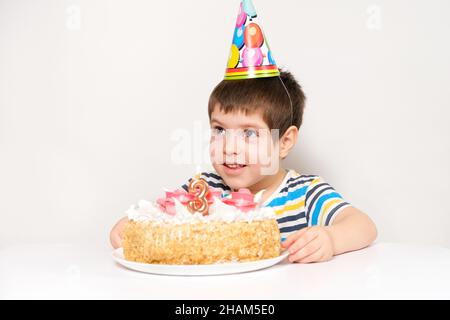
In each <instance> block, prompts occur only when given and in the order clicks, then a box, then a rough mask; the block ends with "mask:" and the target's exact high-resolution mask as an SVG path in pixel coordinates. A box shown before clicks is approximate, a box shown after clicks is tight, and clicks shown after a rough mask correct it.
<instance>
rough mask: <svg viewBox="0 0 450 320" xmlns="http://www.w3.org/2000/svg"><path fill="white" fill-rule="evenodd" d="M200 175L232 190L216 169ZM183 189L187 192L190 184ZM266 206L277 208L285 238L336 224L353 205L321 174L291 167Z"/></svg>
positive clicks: (214, 185) (226, 189) (222, 187)
mask: <svg viewBox="0 0 450 320" xmlns="http://www.w3.org/2000/svg"><path fill="white" fill-rule="evenodd" d="M200 178H202V179H204V180H205V181H206V182H208V185H209V186H210V187H213V188H216V189H219V190H221V191H222V192H224V193H229V192H231V189H230V187H228V186H227V185H226V184H225V182H224V181H223V179H222V178H221V177H220V176H219V175H218V174H217V173H215V172H203V173H202V174H201V176H200ZM189 181H190V180H189ZM188 183H189V182H188ZM182 188H183V189H184V190H186V191H187V190H188V186H187V183H186V184H184V185H183V186H182ZM262 206H267V207H271V208H273V209H274V211H275V213H276V216H277V222H278V227H279V228H280V232H281V237H282V239H285V238H286V237H287V236H289V235H290V234H291V233H293V232H295V231H298V230H300V229H302V228H305V227H307V226H317V225H318V226H328V225H330V224H332V222H333V220H334V218H335V217H336V216H337V214H338V213H339V212H340V211H341V210H342V209H343V208H345V207H347V206H350V204H349V203H348V202H346V201H344V199H343V198H342V196H341V195H340V194H339V193H337V192H336V191H335V190H334V189H333V187H331V186H330V185H329V184H328V183H326V182H325V181H324V180H323V179H322V178H321V177H320V176H317V175H303V174H302V175H300V174H299V173H297V172H296V171H294V170H289V171H288V172H287V174H286V176H285V178H284V180H283V182H282V183H281V184H280V186H279V187H278V189H277V190H276V191H275V192H274V193H273V194H272V195H271V196H270V197H269V198H268V199H267V200H266V201H264V203H263V204H262Z"/></svg>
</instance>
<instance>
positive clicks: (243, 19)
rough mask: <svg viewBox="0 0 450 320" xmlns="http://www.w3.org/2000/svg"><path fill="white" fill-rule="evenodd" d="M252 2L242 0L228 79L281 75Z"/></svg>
mask: <svg viewBox="0 0 450 320" xmlns="http://www.w3.org/2000/svg"><path fill="white" fill-rule="evenodd" d="M257 17H258V16H257V14H256V11H255V7H254V6H253V3H252V1H251V0H241V3H240V6H239V13H238V17H237V21H236V27H235V29H234V35H233V44H232V45H231V50H230V56H229V58H228V66H227V70H226V72H225V80H235V79H251V78H267V77H276V76H279V75H280V71H279V70H278V67H277V65H276V63H275V60H274V59H273V56H272V52H271V51H270V48H269V44H268V43H267V39H266V37H265V36H264V32H263V31H262V29H261V27H260V25H259V23H258V21H257V20H258V19H257Z"/></svg>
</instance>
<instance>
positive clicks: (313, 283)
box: [0, 243, 450, 299]
mask: <svg viewBox="0 0 450 320" xmlns="http://www.w3.org/2000/svg"><path fill="white" fill-rule="evenodd" d="M0 298H1V299H16V298H18V299H50V298H52V299H53V298H56V299H72V298H75V299H77V298H83V299H350V298H351V299H397V298H401V299H411V298H413V299H416V298H420V299H422V298H423V299H431V298H433V299H450V249H446V248H442V247H433V246H412V245H405V244H395V243H377V244H374V245H373V246H371V247H369V248H366V249H363V250H360V251H356V252H351V253H347V254H343V255H340V256H337V257H335V258H334V259H333V260H332V261H329V262H326V263H316V264H308V265H304V264H290V263H288V262H287V261H284V262H282V263H280V264H278V265H276V266H274V267H271V268H268V269H265V270H260V271H256V272H249V273H243V274H235V275H222V276H207V277H181V276H161V275H152V274H145V273H139V272H135V271H131V270H128V269H125V268H123V267H121V266H120V265H118V264H116V263H115V262H114V261H113V260H112V258H111V250H110V248H108V247H107V246H106V245H105V246H104V247H93V246H87V245H69V244H53V245H18V246H10V247H6V248H3V249H1V250H0Z"/></svg>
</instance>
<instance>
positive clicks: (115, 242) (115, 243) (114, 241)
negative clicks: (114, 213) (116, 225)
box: [110, 230, 122, 249]
mask: <svg viewBox="0 0 450 320" xmlns="http://www.w3.org/2000/svg"><path fill="white" fill-rule="evenodd" d="M110 241H111V245H112V247H113V248H114V249H117V248H120V247H121V246H122V238H121V237H120V234H119V233H118V232H114V230H113V231H111V234H110Z"/></svg>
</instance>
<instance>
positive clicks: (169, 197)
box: [156, 188, 222, 216]
mask: <svg viewBox="0 0 450 320" xmlns="http://www.w3.org/2000/svg"><path fill="white" fill-rule="evenodd" d="M221 195H222V193H221V191H220V190H217V189H214V188H209V190H208V194H207V195H206V200H207V201H208V204H209V205H211V204H212V203H213V202H214V198H215V197H217V198H219V199H220V197H221ZM174 199H177V200H178V201H179V202H180V203H181V204H182V205H184V206H186V205H187V204H188V202H189V201H191V200H194V199H195V196H194V195H193V194H191V193H188V192H186V191H184V190H181V189H180V190H175V191H166V195H165V197H164V198H159V199H158V200H156V203H157V204H158V206H159V208H160V209H161V210H162V211H164V212H165V213H167V214H169V215H171V216H174V215H175V214H176V210H175V201H174Z"/></svg>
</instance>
